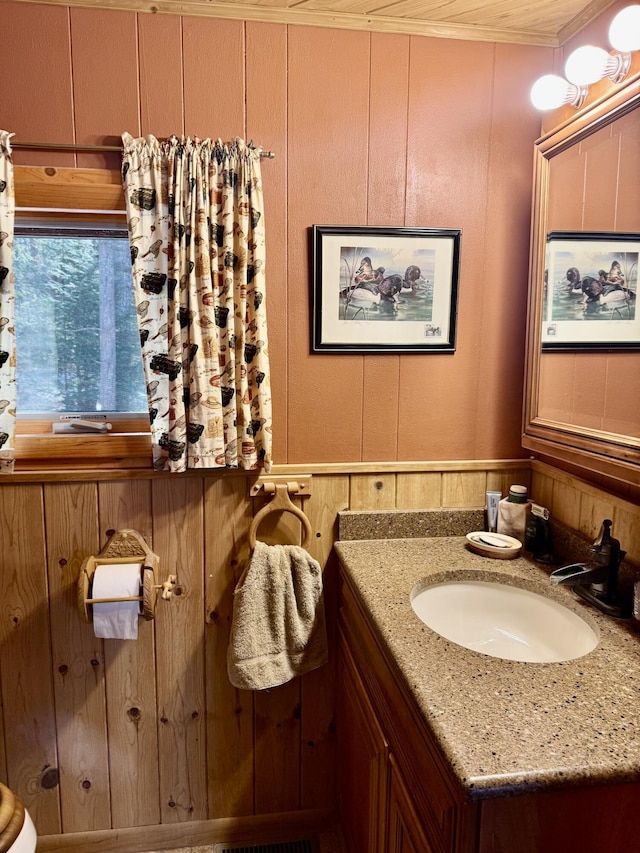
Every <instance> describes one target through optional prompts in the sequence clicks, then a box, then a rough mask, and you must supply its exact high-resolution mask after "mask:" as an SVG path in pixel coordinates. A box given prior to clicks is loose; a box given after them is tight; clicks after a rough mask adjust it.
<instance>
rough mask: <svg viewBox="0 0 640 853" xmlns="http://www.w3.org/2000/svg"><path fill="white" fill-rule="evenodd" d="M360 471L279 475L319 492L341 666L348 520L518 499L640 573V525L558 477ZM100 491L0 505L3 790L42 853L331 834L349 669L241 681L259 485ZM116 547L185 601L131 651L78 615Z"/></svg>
mask: <svg viewBox="0 0 640 853" xmlns="http://www.w3.org/2000/svg"><path fill="white" fill-rule="evenodd" d="M350 467H351V470H344V468H342V469H341V467H340V466H335V470H334V469H332V468H331V466H315V465H310V466H307V467H306V468H304V467H302V466H277V468H276V469H275V470H274V472H273V473H274V474H278V475H281V474H286V475H287V476H291V478H292V479H295V476H296V473H297V474H298V476H301V475H302V474H303V473H304V474H305V475H307V476H309V475H312V495H311V497H309V498H306V499H304V500H303V501H302V502H301V506H302V508H303V509H304V512H305V513H306V514H307V516H308V517H309V519H310V521H311V524H312V527H313V530H314V538H313V541H311V542H310V543H309V544H308V545H307V547H308V550H309V551H310V552H311V553H312V555H313V556H314V557H316V559H318V560H319V562H320V563H321V564H322V565H323V566H324V575H325V594H326V601H327V612H328V621H329V633H330V647H331V650H332V652H333V650H335V636H334V633H335V621H336V598H337V589H336V564H335V558H334V556H333V555H332V546H333V541H334V536H335V529H336V516H337V513H338V512H339V511H341V510H344V509H351V510H362V509H378V510H380V509H389V510H393V509H411V508H436V507H443V508H447V507H481V506H483V505H484V493H485V491H486V489H487V488H498V489H501V490H502V491H503V492H506V490H507V489H508V486H509V484H510V483H512V482H523V483H525V484H527V485H531V486H532V491H533V494H534V498H535V499H537V500H538V501H539V502H541V503H545V504H546V505H549V506H550V507H551V509H552V512H554V514H555V515H556V516H557V517H558V518H559V519H560V520H562V521H564V522H565V523H567V524H570V526H573V527H576V529H580V530H582V531H583V532H585V533H586V534H587V535H591V531H592V529H593V525H594V524H596V523H597V522H599V520H601V517H605V516H607V517H611V516H612V515H613V517H614V525H616V526H615V527H614V530H615V533H616V536H618V538H620V539H621V540H622V544H623V547H625V548H626V549H627V550H628V551H629V552H630V556H631V557H632V558H633V559H635V560H639V559H640V555H639V554H638V553H635V554H634V553H632V552H633V549H634V548H635V551H636V552H637V550H638V544H637V543H638V542H639V541H640V536H638V529H639V528H638V525H640V516H639V514H638V509H637V508H635V507H633V506H632V505H631V504H626V503H625V502H622V501H615V506H614V504H613V503H612V502H611V501H613V499H611V500H608V499H607V497H606V496H605V495H604V493H601V492H598V490H596V489H593V488H592V487H589V486H587V485H586V484H580V483H579V481H575V480H573V478H571V477H569V475H566V474H564V473H563V472H559V471H557V470H556V469H552V468H550V467H549V466H545V465H540V464H539V463H535V462H534V463H530V462H529V461H528V460H515V461H510V460H507V461H498V462H485V461H477V462H468V463H465V462H456V463H424V464H417V463H404V464H403V463H387V464H383V465H381V466H377V467H374V466H373V465H368V464H366V465H354V466H350ZM91 476H92V477H95V478H94V479H86V478H85V479H83V475H82V474H81V473H80V472H74V473H73V474H72V475H70V476H65V475H58V476H56V475H49V476H48V478H47V481H36V479H35V475H34V474H30V475H25V476H24V477H23V476H20V475H15V476H12V477H10V478H8V479H7V481H6V482H3V483H2V484H1V487H0V572H1V574H2V578H1V583H2V591H3V604H2V621H1V624H0V631H1V636H0V639H1V643H0V683H1V696H2V732H3V737H2V738H1V739H0V750H1V752H0V777H1V778H2V780H3V781H4V782H6V784H8V785H9V787H10V788H12V790H14V791H15V792H16V793H17V794H18V795H19V796H20V797H21V798H22V800H23V801H24V803H25V805H26V806H27V808H28V809H29V811H30V813H31V815H32V817H33V819H34V822H35V824H36V827H37V830H38V833H39V835H40V836H41V840H40V845H39V850H41V851H57V850H73V849H76V850H82V851H89V850H92V849H95V850H98V849H99V850H101V851H109V850H116V849H124V847H123V845H125V846H126V849H127V850H128V851H134V850H149V849H152V848H154V847H156V848H161V847H163V846H164V847H167V846H183V845H185V844H198V843H200V844H204V843H212V842H213V841H215V840H229V834H230V833H231V832H232V829H233V827H237V826H239V825H242V826H243V827H244V828H245V830H246V828H247V827H249V828H251V827H253V828H254V829H255V831H256V832H257V833H258V832H260V831H261V830H262V829H263V828H264V827H269V826H270V825H271V826H272V827H273V825H275V822H276V818H275V816H276V815H277V816H278V818H277V822H278V823H279V824H280V825H282V822H283V820H284V821H286V822H288V823H290V824H291V825H292V826H295V825H296V824H298V825H300V826H304V827H305V828H306V827H308V826H313V825H315V826H316V827H318V826H322V824H323V823H325V824H326V821H327V820H328V819H329V816H330V815H331V814H332V812H333V808H334V769H335V767H334V762H335V756H334V723H333V711H334V689H335V685H334V659H335V655H334V654H333V653H332V654H331V662H330V663H329V664H328V665H327V666H325V667H323V668H321V669H319V670H316V671H315V672H312V673H310V674H309V675H307V676H305V677H303V678H301V679H297V680H295V681H293V682H291V683H289V684H287V685H283V686H282V687H280V688H277V689H274V690H268V691H261V692H256V693H250V692H243V691H238V690H235V689H234V688H233V687H232V686H231V685H230V684H229V681H228V679H227V675H226V651H227V643H228V633H229V626H230V620H231V611H232V591H233V588H234V585H235V582H236V580H237V578H238V577H239V574H240V572H241V571H242V568H243V566H244V564H245V562H246V560H247V557H248V554H249V551H248V545H247V532H248V528H249V525H250V523H251V519H252V516H253V514H254V513H255V512H256V511H257V510H258V509H259V508H260V507H261V506H262V505H263V503H262V501H261V500H259V499H251V498H248V497H247V494H248V487H249V486H250V484H251V482H252V478H250V477H248V476H245V475H241V474H228V473H225V474H218V475H210V476H205V477H203V476H192V475H184V476H174V477H167V476H162V475H157V474H151V473H145V474H143V473H142V472H131V474H130V478H129V479H126V478H125V477H124V476H123V472H118V473H117V475H113V476H114V477H115V478H113V479H112V478H111V476H112V475H109V474H108V473H106V472H105V473H101V474H95V475H93V474H92V475H91ZM253 479H255V478H253ZM538 492H539V494H538ZM576 507H577V509H576ZM634 511H635V514H634ZM563 513H564V515H565V517H562V515H563ZM625 525H626V527H625ZM118 528H134V529H136V530H138V531H140V533H142V534H143V536H144V537H145V538H146V539H147V541H148V542H149V543H150V544H151V546H152V548H153V550H154V551H155V552H156V553H157V554H158V555H159V556H160V571H159V574H160V579H161V580H162V579H164V575H165V574H167V573H169V572H171V573H175V574H177V575H178V587H177V589H176V594H175V596H174V599H173V600H172V601H170V602H168V603H165V602H160V603H159V604H158V608H157V616H156V619H155V620H154V621H151V622H142V621H141V622H140V633H139V639H138V640H137V641H135V642H134V641H127V642H120V641H113V640H107V641H102V640H98V639H96V638H95V636H94V634H93V630H92V626H90V625H87V624H85V623H83V622H82V621H81V620H80V618H79V615H78V610H77V604H76V580H77V576H78V570H79V568H80V565H81V563H82V561H83V560H84V559H85V557H86V556H87V555H89V554H96V553H98V551H99V550H100V549H101V547H103V546H104V544H105V541H106V538H107V536H108V532H109V531H111V530H115V529H118ZM258 535H259V538H260V539H263V540H265V541H269V542H275V541H290V542H293V541H297V540H299V536H300V524H299V522H298V520H297V519H295V518H294V517H293V516H292V515H284V516H278V515H277V514H274V515H273V516H268V517H267V519H266V520H265V521H264V523H263V524H262V525H261V527H260V530H259V534H258ZM632 539H633V542H635V543H636V544H635V545H633V546H632ZM270 815H271V816H273V819H272V821H271V823H270V818H269V816H270Z"/></svg>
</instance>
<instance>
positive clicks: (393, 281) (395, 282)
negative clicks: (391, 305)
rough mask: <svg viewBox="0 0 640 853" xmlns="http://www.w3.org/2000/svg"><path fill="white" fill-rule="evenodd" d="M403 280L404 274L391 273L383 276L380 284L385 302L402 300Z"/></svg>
mask: <svg viewBox="0 0 640 853" xmlns="http://www.w3.org/2000/svg"><path fill="white" fill-rule="evenodd" d="M402 282H403V279H402V276H399V275H389V276H387V277H386V278H383V279H382V281H381V282H380V284H379V285H378V292H379V293H380V297H381V298H382V299H384V300H385V302H400V296H399V294H400V291H401V290H402Z"/></svg>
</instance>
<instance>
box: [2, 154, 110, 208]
mask: <svg viewBox="0 0 640 853" xmlns="http://www.w3.org/2000/svg"><path fill="white" fill-rule="evenodd" d="M13 180H14V184H15V192H16V207H17V208H25V207H26V208H36V209H38V210H42V209H52V208H53V209H56V210H63V211H64V210H78V209H79V210H100V211H103V210H104V211H117V212H122V213H123V214H124V210H125V204H124V193H123V190H122V181H121V178H120V172H119V171H118V170H115V169H70V168H63V167H58V166H55V167H54V166H14V170H13ZM17 212H18V215H20V210H19V209H18V211H17Z"/></svg>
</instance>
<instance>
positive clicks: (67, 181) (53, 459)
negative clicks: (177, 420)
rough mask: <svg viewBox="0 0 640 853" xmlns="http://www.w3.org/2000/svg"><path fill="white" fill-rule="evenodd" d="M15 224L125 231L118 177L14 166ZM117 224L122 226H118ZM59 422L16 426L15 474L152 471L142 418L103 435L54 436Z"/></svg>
mask: <svg viewBox="0 0 640 853" xmlns="http://www.w3.org/2000/svg"><path fill="white" fill-rule="evenodd" d="M14 184H15V198H16V221H18V220H20V219H24V220H30V221H33V220H34V219H35V218H37V219H39V220H46V219H53V218H55V219H58V220H64V221H68V222H70V223H71V222H74V221H75V222H82V221H84V222H87V221H90V222H91V223H92V225H95V226H97V227H99V225H100V223H101V222H107V221H108V222H114V221H116V222H118V224H124V225H125V227H126V214H125V201H124V194H123V191H122V183H121V178H120V172H119V171H116V170H111V169H74V168H63V167H57V166H56V167H40V166H14ZM119 220H121V222H120V221H119ZM58 420H59V418H58V417H57V416H56V417H53V416H52V417H43V418H33V417H31V416H30V417H28V418H24V419H21V418H19V417H18V419H17V421H16V441H15V449H16V465H15V470H16V472H21V471H34V470H43V471H51V470H55V469H57V468H60V467H61V466H64V468H65V469H67V468H72V469H83V470H84V469H96V470H102V469H111V468H113V469H121V468H149V467H151V464H152V462H151V432H150V425H149V418H148V416H147V415H146V414H144V415H141V416H139V417H119V418H117V419H114V420H113V421H112V423H113V429H112V430H111V431H110V432H109V433H106V434H95V435H94V434H91V433H79V434H78V435H67V434H53V431H52V430H53V427H52V425H53V423H54V422H57V421H58Z"/></svg>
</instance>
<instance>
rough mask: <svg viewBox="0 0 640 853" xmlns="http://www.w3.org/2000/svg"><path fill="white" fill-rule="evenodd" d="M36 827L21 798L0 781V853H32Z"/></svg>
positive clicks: (34, 844) (34, 845) (34, 846)
mask: <svg viewBox="0 0 640 853" xmlns="http://www.w3.org/2000/svg"><path fill="white" fill-rule="evenodd" d="M35 849H36V829H35V827H34V825H33V821H32V820H31V818H30V817H29V812H28V811H27V810H26V809H25V807H24V806H23V804H22V802H21V800H19V799H18V797H16V795H15V794H14V793H13V791H10V790H9V788H7V787H6V786H5V785H3V784H2V783H1V782H0V853H33V851H34V850H35Z"/></svg>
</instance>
